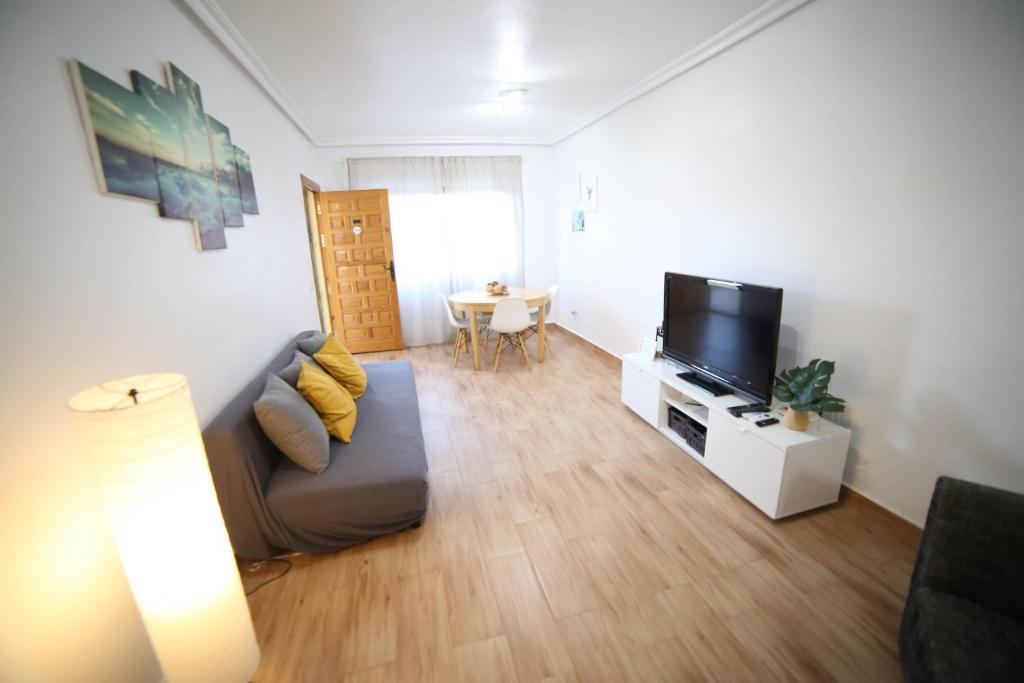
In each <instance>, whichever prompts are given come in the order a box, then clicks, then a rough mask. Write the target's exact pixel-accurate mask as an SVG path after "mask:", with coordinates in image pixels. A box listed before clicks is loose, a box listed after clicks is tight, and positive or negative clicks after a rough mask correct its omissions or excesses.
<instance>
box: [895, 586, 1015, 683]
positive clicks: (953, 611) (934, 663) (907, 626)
mask: <svg viewBox="0 0 1024 683" xmlns="http://www.w3.org/2000/svg"><path fill="white" fill-rule="evenodd" d="M900 636H901V642H900V654H901V656H902V658H903V660H904V670H905V671H907V672H908V675H907V676H906V680H907V681H908V683H916V682H917V681H930V682H932V683H945V682H949V683H953V682H956V681H986V683H995V682H998V681H1019V680H1021V676H1022V672H1024V624H1022V623H1021V622H1019V621H1016V620H1015V619H1011V618H1010V617H1007V616H1004V615H1002V614H1000V613H998V612H994V611H992V610H989V609H986V608H985V607H982V606H981V605H979V604H977V603H975V602H972V601H970V600H965V599H964V598H961V597H958V596H956V595H952V594H950V593H943V592H941V591H936V590H932V589H930V588H918V589H916V590H915V591H914V592H913V594H912V596H911V600H910V602H909V603H908V605H907V615H906V617H905V618H904V630H903V633H901V634H900ZM908 664H912V666H910V667H909V669H908V667H907V665H908Z"/></svg>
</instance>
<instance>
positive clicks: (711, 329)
mask: <svg viewBox="0 0 1024 683" xmlns="http://www.w3.org/2000/svg"><path fill="white" fill-rule="evenodd" d="M781 317H782V290H781V289H778V288H776V287H761V286H759V285H751V284H746V283H742V282H731V281H726V280H716V279H714V278H706V277H698V276H696V275H681V274H679V273H665V319H664V327H663V334H664V343H663V346H662V354H663V355H664V356H665V357H667V358H670V359H672V360H675V361H677V362H680V363H685V364H686V365H689V366H691V367H692V368H694V369H695V370H698V371H699V372H701V373H703V374H706V375H709V376H711V378H712V379H715V380H718V381H719V382H722V383H725V384H728V385H729V386H731V387H733V388H735V389H737V390H739V391H741V392H743V393H745V394H749V395H750V396H753V397H754V398H756V399H758V400H761V401H764V402H766V403H770V402H771V391H772V383H773V382H774V381H775V357H776V356H777V355H778V350H779V324H780V320H781Z"/></svg>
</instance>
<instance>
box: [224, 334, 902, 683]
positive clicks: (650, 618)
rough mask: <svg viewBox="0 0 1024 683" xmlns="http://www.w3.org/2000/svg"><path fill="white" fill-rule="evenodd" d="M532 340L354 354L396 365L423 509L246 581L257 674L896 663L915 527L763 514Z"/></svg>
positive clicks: (600, 382)
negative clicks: (525, 358)
mask: <svg viewBox="0 0 1024 683" xmlns="http://www.w3.org/2000/svg"><path fill="white" fill-rule="evenodd" d="M533 344H534V342H532V341H531V342H530V345H531V349H533V348H534V347H533ZM551 347H552V350H553V351H554V355H553V357H552V356H549V360H548V362H547V363H544V364H543V365H536V364H534V366H533V369H532V371H531V370H527V369H526V367H525V365H524V364H523V362H522V358H517V357H515V356H514V355H512V354H511V353H509V354H508V356H507V357H505V359H504V360H503V361H502V367H501V370H500V371H499V372H498V373H497V374H494V373H492V372H490V371H481V372H473V370H472V368H471V360H470V359H467V358H463V359H462V360H461V361H460V367H459V368H457V369H452V367H451V359H450V352H451V347H425V348H418V349H411V350H408V351H404V352H401V353H394V354H374V355H364V356H360V360H362V361H372V360H384V359H389V358H408V359H410V360H412V362H413V366H414V368H415V370H416V376H417V377H416V379H417V385H418V388H419V394H420V408H421V415H422V421H423V430H424V432H425V437H426V444H427V456H428V458H429V463H430V485H431V503H430V511H429V512H428V514H427V518H426V520H425V522H424V524H423V526H422V528H420V529H418V530H410V531H406V532H402V533H399V534H396V535H392V536H390V537H386V538H381V539H378V540H376V541H374V542H372V543H368V544H365V545H362V546H359V547H356V548H351V549H349V550H345V551H342V552H339V553H335V554H331V555H321V556H308V555H299V556H295V557H293V558H291V559H292V561H293V563H294V568H293V569H292V571H291V572H290V573H289V574H288V575H287V576H285V577H284V578H282V579H281V580H279V581H277V582H275V583H272V584H269V585H267V586H266V587H264V588H262V589H261V590H260V591H259V592H257V593H255V594H254V595H253V596H251V597H250V598H249V600H250V605H251V608H252V614H253V618H254V621H255V624H256V632H257V635H258V637H259V641H260V645H261V647H262V651H263V659H262V662H261V664H260V668H259V670H258V672H257V676H256V680H258V681H272V682H275V683H280V682H284V681H345V682H347V683H356V682H359V683H364V682H367V681H421V680H422V681H475V682H476V681H520V682H521V683H529V682H532V681H541V680H548V681H575V680H579V681H689V680H715V681H768V680H780V681H794V680H807V681H831V680H837V681H871V682H872V683H877V682H880V681H893V680H898V678H899V669H898V664H897V652H896V634H897V626H898V623H899V616H900V612H901V609H902V603H903V598H904V594H905V591H906V587H907V584H908V581H909V576H910V571H911V567H912V563H913V559H914V553H915V549H916V545H917V541H918V533H919V532H917V531H916V530H915V529H913V528H912V527H910V526H909V525H907V524H906V523H904V522H902V521H899V520H897V519H896V518H894V517H892V516H891V515H889V514H888V513H886V512H884V511H882V510H880V509H879V508H877V507H875V506H874V505H872V504H870V503H868V502H866V501H865V500H863V499H861V498H859V497H857V496H855V495H846V496H844V498H843V500H842V501H841V502H840V503H838V504H837V505H835V506H832V507H831V508H828V509H824V510H819V511H817V512H812V513H807V514H804V515H801V516H799V517H797V518H793V519H790V520H786V521H782V522H772V521H771V520H769V519H767V518H766V517H764V516H763V515H762V514H761V513H760V512H758V511H757V510H756V509H754V508H753V507H752V506H750V505H749V504H747V503H746V502H745V501H744V500H743V499H742V498H740V497H739V496H738V495H737V494H735V493H734V492H733V491H732V490H731V489H729V488H728V487H727V486H726V485H725V484H723V483H721V482H720V481H718V480H717V479H716V478H715V477H714V476H713V475H711V474H710V473H709V472H707V471H706V470H705V469H704V468H703V467H701V466H700V465H699V464H698V463H696V462H694V461H692V460H691V459H690V458H689V456H687V455H685V454H684V453H682V452H681V451H679V450H678V449H676V448H674V447H673V446H672V445H670V444H669V443H668V442H667V441H666V440H665V439H664V437H662V436H660V435H659V434H657V433H656V432H655V431H654V430H653V429H652V428H651V427H649V426H647V425H646V424H645V423H643V422H641V421H640V420H639V419H638V418H636V417H635V416H634V415H633V414H632V413H631V412H629V411H628V410H627V409H626V408H625V407H624V406H623V405H622V404H621V403H620V402H619V367H618V363H617V362H614V361H611V360H610V359H609V358H607V357H606V356H604V355H603V354H601V353H599V352H597V351H596V350H594V349H593V348H591V347H589V346H586V345H584V344H582V343H579V342H577V341H576V340H575V338H573V337H570V336H568V335H566V334H564V333H555V334H552V335H551ZM395 419H396V420H400V419H402V416H401V415H396V416H395ZM278 571H279V569H278V568H277V567H273V566H268V567H266V568H263V569H260V570H258V571H255V572H248V571H245V568H244V567H243V579H244V581H245V583H246V586H247V587H251V586H254V585H256V584H257V583H258V582H259V581H261V580H262V579H265V578H267V577H269V576H272V575H273V574H274V573H276V572H278Z"/></svg>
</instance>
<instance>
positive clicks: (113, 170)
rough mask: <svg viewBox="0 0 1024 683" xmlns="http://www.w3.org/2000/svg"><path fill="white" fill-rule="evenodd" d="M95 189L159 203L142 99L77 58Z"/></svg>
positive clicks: (77, 78)
mask: <svg viewBox="0 0 1024 683" xmlns="http://www.w3.org/2000/svg"><path fill="white" fill-rule="evenodd" d="M72 80H73V82H74V84H75V86H76V88H75V89H76V94H77V95H78V100H79V106H80V108H81V109H82V112H83V119H84V120H85V123H86V130H87V132H88V134H89V138H90V140H89V142H90V147H91V148H92V156H93V160H94V162H95V164H96V167H97V168H96V171H97V173H96V177H97V179H98V181H99V183H100V190H102V191H103V192H107V193H111V194H120V195H124V196H126V197H135V198H137V199H145V200H147V201H151V202H159V201H160V189H159V186H158V185H157V178H156V165H155V163H154V162H153V141H152V136H151V135H150V130H149V126H148V120H147V118H146V113H145V109H146V104H145V101H144V100H143V99H142V97H140V96H139V95H138V94H136V93H134V92H132V91H131V90H128V89H127V88H125V87H123V86H121V85H119V84H117V83H115V82H114V81H112V80H110V79H109V78H107V77H106V76H104V75H103V74H101V73H98V72H96V71H93V70H92V69H90V68H89V67H87V66H85V65H84V64H82V63H80V62H75V63H74V64H73V65H72Z"/></svg>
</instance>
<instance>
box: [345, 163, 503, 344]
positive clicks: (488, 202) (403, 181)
mask: <svg viewBox="0 0 1024 683" xmlns="http://www.w3.org/2000/svg"><path fill="white" fill-rule="evenodd" d="M348 179H349V188H350V189H352V190H372V189H380V188H386V189H387V190H388V198H389V201H390V208H391V237H392V242H393V244H394V248H395V279H396V280H397V283H398V303H399V308H400V310H401V317H402V335H403V337H404V338H405V344H406V345H407V346H422V345H424V344H437V343H440V342H444V341H447V340H449V339H450V338H451V337H452V329H451V326H450V325H449V323H448V317H447V314H446V313H445V311H444V307H443V304H442V302H441V299H440V298H439V297H438V296H437V293H438V292H439V291H440V292H444V293H445V294H451V293H453V292H458V291H462V290H467V289H477V288H481V287H482V286H483V284H484V283H487V282H490V281H491V280H498V281H500V282H502V283H506V284H509V285H516V286H521V285H522V284H523V182H522V162H521V160H520V158H519V157H388V158H374V159H349V160H348Z"/></svg>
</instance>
